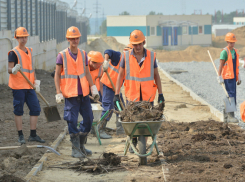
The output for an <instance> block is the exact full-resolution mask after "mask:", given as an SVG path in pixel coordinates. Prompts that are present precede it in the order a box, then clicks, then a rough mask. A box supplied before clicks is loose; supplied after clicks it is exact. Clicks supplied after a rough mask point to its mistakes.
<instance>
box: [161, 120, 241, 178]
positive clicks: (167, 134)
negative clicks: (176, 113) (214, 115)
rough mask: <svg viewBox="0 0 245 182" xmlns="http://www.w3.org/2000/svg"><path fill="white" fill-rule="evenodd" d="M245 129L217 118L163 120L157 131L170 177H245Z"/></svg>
mask: <svg viewBox="0 0 245 182" xmlns="http://www.w3.org/2000/svg"><path fill="white" fill-rule="evenodd" d="M244 139H245V133H244V130H242V129H241V128H239V127H238V126H237V125H224V123H222V122H217V121H214V120H209V121H198V122H192V123H176V122H164V123H163V124H162V126H161V128H160V131H159V133H158V147H159V149H162V151H163V154H164V156H165V159H166V162H167V163H168V168H169V169H170V174H169V178H168V181H245V167H244V166H245V165H244V163H245V159H244V154H245V153H244V147H245V141H244Z"/></svg>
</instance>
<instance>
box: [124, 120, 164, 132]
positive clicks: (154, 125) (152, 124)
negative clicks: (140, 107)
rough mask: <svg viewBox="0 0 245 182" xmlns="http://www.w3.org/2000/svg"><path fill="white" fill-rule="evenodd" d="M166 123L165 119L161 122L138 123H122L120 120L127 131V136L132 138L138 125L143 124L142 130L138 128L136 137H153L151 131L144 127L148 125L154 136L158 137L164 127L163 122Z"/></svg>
mask: <svg viewBox="0 0 245 182" xmlns="http://www.w3.org/2000/svg"><path fill="white" fill-rule="evenodd" d="M163 121H165V119H164V118H163V119H162V120H159V121H136V122H122V121H121V119H120V118H119V122H120V123H122V126H123V129H124V131H125V134H126V135H128V136H130V135H131V134H132V132H133V130H134V127H135V125H136V124H138V123H139V124H142V128H140V127H139V128H138V129H137V130H136V131H135V133H134V135H151V133H150V132H149V130H148V129H147V128H146V127H145V126H144V125H145V124H146V123H147V124H148V126H149V127H150V129H151V131H152V134H153V135H156V134H157V133H158V131H159V129H160V127H161V125H162V122H163Z"/></svg>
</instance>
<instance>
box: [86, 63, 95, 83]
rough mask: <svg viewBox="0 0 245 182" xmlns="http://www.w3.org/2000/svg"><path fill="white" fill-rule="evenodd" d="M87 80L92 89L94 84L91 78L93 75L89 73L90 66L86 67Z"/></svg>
mask: <svg viewBox="0 0 245 182" xmlns="http://www.w3.org/2000/svg"><path fill="white" fill-rule="evenodd" d="M86 78H87V80H88V83H89V86H90V87H91V86H93V85H94V83H93V79H92V76H91V74H90V72H89V68H88V66H86Z"/></svg>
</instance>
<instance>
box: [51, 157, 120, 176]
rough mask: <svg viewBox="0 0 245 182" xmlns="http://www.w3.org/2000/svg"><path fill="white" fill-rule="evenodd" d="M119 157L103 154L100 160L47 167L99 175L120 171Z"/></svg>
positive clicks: (87, 160) (86, 160)
mask: <svg viewBox="0 0 245 182" xmlns="http://www.w3.org/2000/svg"><path fill="white" fill-rule="evenodd" d="M120 164H121V157H120V156H118V155H116V154H114V153H112V152H109V153H103V158H102V159H100V158H99V159H89V158H87V159H85V160H80V161H78V162H75V163H74V162H66V163H65V166H64V163H62V164H61V165H58V166H49V168H60V169H74V170H76V171H84V172H88V173H93V174H101V173H105V172H109V171H114V170H117V169H122V167H121V166H120Z"/></svg>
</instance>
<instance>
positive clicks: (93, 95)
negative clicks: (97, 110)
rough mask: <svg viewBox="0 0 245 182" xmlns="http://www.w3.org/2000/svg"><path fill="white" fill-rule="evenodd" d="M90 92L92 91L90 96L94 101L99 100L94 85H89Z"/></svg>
mask: <svg viewBox="0 0 245 182" xmlns="http://www.w3.org/2000/svg"><path fill="white" fill-rule="evenodd" d="M91 93H92V97H93V98H94V102H97V101H99V100H100V95H99V92H98V90H97V87H96V85H93V86H92V87H91Z"/></svg>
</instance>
